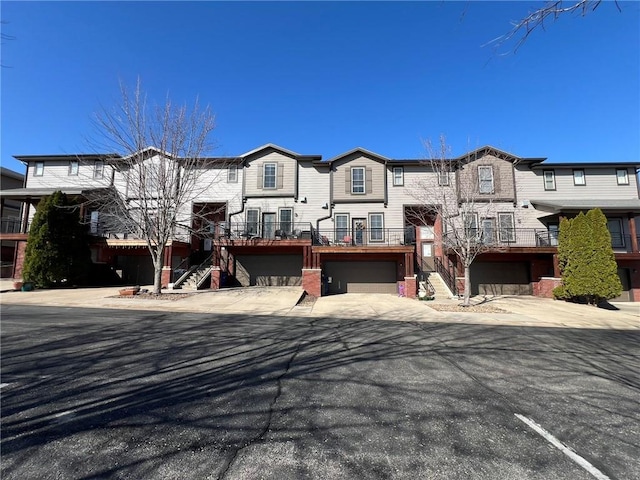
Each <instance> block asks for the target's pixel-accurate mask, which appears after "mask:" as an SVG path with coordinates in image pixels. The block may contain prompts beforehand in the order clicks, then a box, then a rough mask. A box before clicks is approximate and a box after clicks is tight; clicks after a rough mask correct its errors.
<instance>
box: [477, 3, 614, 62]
mask: <svg viewBox="0 0 640 480" xmlns="http://www.w3.org/2000/svg"><path fill="white" fill-rule="evenodd" d="M601 3H602V0H571V1H563V0H552V1H547V2H545V3H544V5H543V6H542V7H540V8H537V9H535V10H533V11H531V12H530V13H529V14H528V15H527V16H525V17H523V18H521V19H520V20H517V21H515V22H513V23H512V26H513V28H512V29H511V30H509V32H508V33H506V34H505V35H502V36H500V37H498V38H496V39H494V40H492V41H491V42H489V43H490V44H493V45H494V47H496V48H498V47H500V46H503V45H505V44H507V43H510V42H511V41H514V42H515V47H514V49H513V50H514V51H517V50H518V48H520V47H521V46H522V44H524V43H525V42H526V41H527V39H528V38H529V35H531V33H533V31H535V30H538V29H542V30H545V28H546V26H547V25H548V24H549V22H554V21H556V20H557V19H558V18H560V17H562V16H566V15H570V14H576V15H580V16H583V17H584V16H585V15H588V14H589V13H592V12H594V11H595V10H596V9H597V8H598V6H600V4H601ZM612 3H613V4H615V6H616V7H617V9H618V11H622V10H621V8H620V5H619V3H618V1H617V0H614V1H613V2H612Z"/></svg>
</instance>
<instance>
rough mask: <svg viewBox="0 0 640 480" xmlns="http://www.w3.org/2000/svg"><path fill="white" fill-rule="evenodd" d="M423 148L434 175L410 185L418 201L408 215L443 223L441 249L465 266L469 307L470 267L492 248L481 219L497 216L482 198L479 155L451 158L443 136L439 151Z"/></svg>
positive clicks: (490, 203) (420, 220)
mask: <svg viewBox="0 0 640 480" xmlns="http://www.w3.org/2000/svg"><path fill="white" fill-rule="evenodd" d="M424 145H425V150H426V152H427V155H428V158H427V159H426V160H425V162H424V163H425V164H426V166H428V167H429V170H430V171H431V172H432V175H429V176H426V177H422V178H420V179H419V180H416V181H415V182H414V183H413V184H412V185H410V186H409V191H410V195H411V196H412V197H413V198H414V199H415V200H416V204H415V205H414V206H412V207H411V208H410V210H409V215H410V216H411V217H413V220H414V221H415V222H417V223H419V224H422V225H429V224H430V223H429V222H433V217H434V216H435V218H436V221H440V222H441V224H442V229H443V232H442V235H441V240H440V241H441V242H442V243H441V246H442V248H443V251H444V253H445V255H450V256H451V257H453V258H455V259H456V261H460V262H461V263H462V266H463V267H464V272H465V288H464V305H469V299H470V296H471V280H470V267H471V264H472V263H473V261H474V260H475V259H476V257H477V256H478V255H479V254H480V253H482V252H484V251H487V249H488V248H489V247H488V245H487V243H486V242H485V239H484V238H483V230H482V228H480V225H479V220H480V219H482V218H489V217H492V216H495V212H494V210H495V209H494V205H493V201H492V199H491V196H484V197H483V196H482V194H481V192H480V190H479V178H478V175H477V173H476V171H477V170H476V169H475V168H473V167H472V166H471V165H470V164H471V163H473V162H475V161H476V160H478V158H477V155H478V154H477V152H471V153H469V154H467V155H466V156H465V157H462V158H451V157H450V148H449V146H448V145H447V143H446V140H445V138H444V137H441V138H440V143H439V146H438V147H437V148H434V146H433V145H432V144H431V142H430V141H425V142H424ZM409 220H411V219H409Z"/></svg>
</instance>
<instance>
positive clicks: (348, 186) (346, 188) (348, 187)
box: [344, 167, 351, 194]
mask: <svg viewBox="0 0 640 480" xmlns="http://www.w3.org/2000/svg"><path fill="white" fill-rule="evenodd" d="M344 173H345V176H344V193H349V194H350V193H351V167H347V168H345V170H344Z"/></svg>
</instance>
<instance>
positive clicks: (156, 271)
mask: <svg viewBox="0 0 640 480" xmlns="http://www.w3.org/2000/svg"><path fill="white" fill-rule="evenodd" d="M163 263H164V254H163V252H162V251H160V252H158V254H157V255H156V256H155V259H154V261H153V294H154V295H159V294H160V290H161V288H162V264H163Z"/></svg>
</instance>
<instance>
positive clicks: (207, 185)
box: [90, 81, 226, 293]
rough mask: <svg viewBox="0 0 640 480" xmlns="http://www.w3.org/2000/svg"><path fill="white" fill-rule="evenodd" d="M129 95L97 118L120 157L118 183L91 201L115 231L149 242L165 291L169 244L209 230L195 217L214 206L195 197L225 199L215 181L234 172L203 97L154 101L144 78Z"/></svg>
mask: <svg viewBox="0 0 640 480" xmlns="http://www.w3.org/2000/svg"><path fill="white" fill-rule="evenodd" d="M121 96H122V103H121V104H120V105H119V106H117V107H116V108H112V109H106V108H103V109H102V110H101V111H100V112H98V114H97V115H96V116H95V119H94V121H95V126H96V128H97V131H98V138H97V139H96V142H95V145H98V146H99V147H100V148H101V149H105V148H106V149H107V151H113V152H116V153H117V154H118V156H117V157H115V158H112V159H111V160H110V161H109V164H110V165H111V166H112V168H113V169H114V173H113V179H112V186H111V187H110V188H105V189H100V190H95V191H94V193H93V195H92V198H90V200H91V202H92V204H93V207H94V208H97V209H98V210H99V211H100V221H101V224H103V225H105V226H106V228H107V229H108V230H110V231H112V232H121V233H125V234H127V235H130V236H133V237H135V238H140V239H144V240H145V242H146V245H147V248H148V249H149V252H150V254H151V258H152V261H153V265H154V293H159V292H160V288H161V275H162V266H163V262H164V252H165V247H166V246H167V245H168V243H169V242H170V241H171V240H172V239H176V238H181V239H183V240H186V239H188V238H189V235H191V234H197V233H202V230H203V229H205V227H206V225H207V222H206V221H196V219H195V218H194V217H196V216H198V215H202V216H203V217H206V215H210V214H211V213H212V210H211V209H210V208H209V209H196V208H194V203H195V202H198V201H204V200H206V199H212V198H218V199H220V198H223V197H221V196H219V195H218V196H217V197H216V196H215V191H216V188H215V187H216V184H217V183H218V182H219V180H220V178H219V177H220V176H221V173H222V172H224V173H225V174H226V170H223V168H222V165H221V163H220V161H215V160H213V159H211V158H210V157H209V153H210V152H211V151H212V150H213V148H214V145H213V143H212V142H211V140H210V137H211V134H212V132H213V131H214V129H215V117H214V115H213V114H212V113H211V110H210V109H209V107H205V108H201V107H200V105H199V103H198V101H197V100H196V101H195V103H194V105H193V106H192V107H191V108H188V107H187V106H186V105H182V106H175V105H173V104H172V102H171V100H170V99H169V98H166V100H165V103H164V104H163V105H157V106H153V107H149V106H148V104H147V99H146V96H145V95H144V94H143V92H142V88H141V85H140V81H138V83H137V85H136V88H135V90H134V91H133V92H129V91H128V90H127V89H126V88H125V87H124V86H123V85H121ZM220 208H223V207H220ZM213 213H215V212H213ZM203 220H204V219H203Z"/></svg>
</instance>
